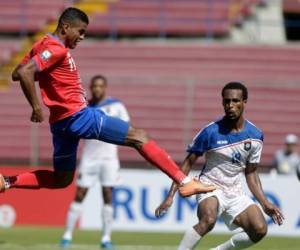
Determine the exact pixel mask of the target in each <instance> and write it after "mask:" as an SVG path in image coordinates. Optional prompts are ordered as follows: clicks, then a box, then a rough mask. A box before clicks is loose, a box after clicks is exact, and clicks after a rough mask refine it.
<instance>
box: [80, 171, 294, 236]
mask: <svg viewBox="0 0 300 250" xmlns="http://www.w3.org/2000/svg"><path fill="white" fill-rule="evenodd" d="M194 175H196V173H195V174H194ZM121 176H122V183H123V184H122V185H121V186H119V187H117V188H116V190H115V193H114V204H115V215H114V216H115V222H114V228H115V229H116V230H124V231H125V230H128V231H173V232H178V231H185V230H186V229H187V228H188V227H190V226H192V225H193V224H195V222H197V217H196V208H197V203H196V200H195V197H191V198H189V199H182V198H180V197H179V196H176V199H174V203H173V206H172V208H171V209H170V210H169V211H168V213H167V214H166V215H165V216H163V217H162V218H160V219H156V218H155V216H154V210H155V208H156V207H157V206H158V204H160V202H161V201H162V199H163V197H164V195H165V193H166V192H167V191H168V188H169V184H170V181H169V179H168V178H167V177H166V176H165V175H163V174H162V173H160V172H159V171H155V170H128V169H127V170H126V169H125V170H122V171H121ZM260 177H261V181H262V184H263V187H264V190H265V193H266V195H267V196H268V198H269V199H270V200H271V201H273V202H274V203H275V204H276V205H277V206H279V207H280V208H281V209H282V211H283V214H284V216H285V221H284V225H283V226H281V227H279V226H277V225H274V224H273V223H271V220H270V219H269V218H268V222H269V234H272V235H289V236H300V201H299V200H300V199H299V197H300V182H299V181H298V180H297V178H296V177H294V176H292V177H288V176H277V177H270V176H269V175H261V176H260ZM100 227H101V194H100V188H99V184H97V185H96V186H95V187H94V188H92V189H91V190H90V192H89V194H88V196H87V198H86V200H85V204H84V212H83V214H82V217H81V220H80V228H83V229H95V228H100ZM214 232H217V233H226V232H228V230H227V228H226V226H225V225H224V224H223V223H222V222H221V221H218V223H217V225H216V227H215V229H214Z"/></svg>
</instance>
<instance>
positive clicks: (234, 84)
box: [222, 82, 248, 100]
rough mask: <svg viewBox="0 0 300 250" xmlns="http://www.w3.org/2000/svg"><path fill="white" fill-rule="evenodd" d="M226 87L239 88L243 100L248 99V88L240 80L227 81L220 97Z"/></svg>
mask: <svg viewBox="0 0 300 250" xmlns="http://www.w3.org/2000/svg"><path fill="white" fill-rule="evenodd" d="M227 89H239V90H241V91H242V93H243V100H247V99H248V89H247V87H246V86H245V85H244V84H242V83H240V82H229V83H227V84H226V85H225V86H224V87H223V89H222V97H224V92H225V90H227Z"/></svg>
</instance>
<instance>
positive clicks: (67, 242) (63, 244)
mask: <svg viewBox="0 0 300 250" xmlns="http://www.w3.org/2000/svg"><path fill="white" fill-rule="evenodd" d="M59 245H60V248H62V249H67V248H69V247H70V246H71V240H67V239H62V240H61V241H60V244H59Z"/></svg>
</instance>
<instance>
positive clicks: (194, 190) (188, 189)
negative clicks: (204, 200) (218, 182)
mask: <svg viewBox="0 0 300 250" xmlns="http://www.w3.org/2000/svg"><path fill="white" fill-rule="evenodd" d="M214 190H216V187H215V186H213V185H206V184H203V183H201V182H200V181H198V180H195V179H193V180H191V181H190V182H188V183H186V184H184V185H182V186H180V187H179V194H180V195H181V196H183V197H188V196H191V195H193V194H200V193H208V192H212V191H214Z"/></svg>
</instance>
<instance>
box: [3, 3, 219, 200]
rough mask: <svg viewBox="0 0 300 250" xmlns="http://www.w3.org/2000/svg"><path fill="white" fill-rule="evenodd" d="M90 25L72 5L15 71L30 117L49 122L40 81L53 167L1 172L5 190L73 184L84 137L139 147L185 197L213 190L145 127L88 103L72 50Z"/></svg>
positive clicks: (14, 76)
mask: <svg viewBox="0 0 300 250" xmlns="http://www.w3.org/2000/svg"><path fill="white" fill-rule="evenodd" d="M88 23H89V20H88V17H87V15H86V14H85V13H84V12H83V11H81V10H79V9H77V8H67V9H66V10H65V11H64V12H63V13H62V15H61V16H60V18H59V20H58V26H57V28H56V30H55V32H54V33H53V34H47V35H46V36H44V37H43V38H42V39H41V40H39V41H38V42H36V43H35V44H34V45H33V47H32V49H31V51H30V52H29V53H28V54H27V55H26V56H25V58H24V59H23V60H22V61H21V63H20V65H18V66H17V68H16V69H15V70H14V72H13V73H12V78H13V80H14V81H20V84H21V87H22V90H23V92H24V95H25V96H26V98H27V100H28V102H29V104H30V105H31V107H32V114H31V121H32V122H37V123H39V122H42V121H43V120H44V116H43V113H42V109H41V106H40V103H39V100H38V97H37V93H36V90H35V83H34V80H35V78H36V79H37V80H38V81H39V86H40V90H41V95H42V99H43V102H44V104H45V105H46V106H47V107H48V108H49V110H50V121H49V122H50V126H51V132H52V136H53V146H54V152H53V165H54V171H50V170H37V171H33V172H28V173H23V174H19V175H17V176H2V175H0V191H2V192H3V191H5V190H6V189H9V188H27V189H39V188H49V189H57V188H64V187H66V186H68V185H69V184H70V183H71V182H72V180H73V177H74V172H75V168H76V154H77V147H78V143H79V140H80V139H81V138H83V139H98V140H101V141H105V142H108V143H113V144H117V145H124V146H129V147H133V148H135V149H136V150H137V151H138V152H139V153H140V154H141V155H142V156H143V157H144V158H145V159H146V160H147V161H149V162H150V163H152V164H153V165H155V166H156V167H158V168H159V169H160V170H161V171H163V172H164V173H166V174H167V175H168V176H169V177H170V178H172V179H173V180H174V181H175V182H176V183H178V184H179V185H180V188H179V192H180V194H181V195H182V196H190V195H192V194H195V193H200V192H208V191H212V190H214V189H215V187H214V186H210V185H204V184H202V183H200V182H199V181H196V180H194V179H190V178H189V177H187V176H186V175H185V174H184V173H183V172H182V171H181V170H180V169H179V167H178V166H177V165H176V164H175V162H174V161H173V160H172V159H171V158H170V156H169V155H168V154H167V153H166V152H165V151H164V150H163V149H161V148H160V147H159V146H158V145H157V144H156V143H155V141H154V140H152V139H149V137H148V136H147V134H146V132H145V131H144V130H142V129H137V128H133V127H131V126H130V125H129V124H128V123H127V122H124V121H122V120H120V119H116V118H113V117H109V116H107V115H105V114H104V113H103V112H101V111H100V110H97V109H92V108H89V107H87V103H86V98H85V92H84V89H83V88H82V86H81V81H80V77H79V73H78V71H77V67H76V64H75V62H74V60H73V58H72V57H71V54H70V51H69V49H75V48H76V46H77V44H78V43H80V42H81V41H82V40H83V39H84V37H85V33H86V29H87V26H88Z"/></svg>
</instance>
